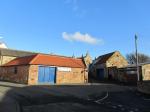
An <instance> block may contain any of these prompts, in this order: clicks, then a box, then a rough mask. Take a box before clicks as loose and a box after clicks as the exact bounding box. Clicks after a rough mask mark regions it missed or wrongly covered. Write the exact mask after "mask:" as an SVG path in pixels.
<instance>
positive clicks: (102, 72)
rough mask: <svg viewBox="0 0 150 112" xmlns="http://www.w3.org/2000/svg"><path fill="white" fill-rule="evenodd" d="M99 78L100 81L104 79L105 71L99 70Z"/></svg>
mask: <svg viewBox="0 0 150 112" xmlns="http://www.w3.org/2000/svg"><path fill="white" fill-rule="evenodd" d="M97 78H98V79H100V80H102V79H104V69H97Z"/></svg>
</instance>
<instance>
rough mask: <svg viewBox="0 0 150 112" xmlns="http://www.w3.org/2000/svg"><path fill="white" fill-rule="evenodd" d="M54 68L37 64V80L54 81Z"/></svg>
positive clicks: (40, 81)
mask: <svg viewBox="0 0 150 112" xmlns="http://www.w3.org/2000/svg"><path fill="white" fill-rule="evenodd" d="M55 76H56V68H55V67H49V66H39V72H38V82H39V83H52V84H53V83H55Z"/></svg>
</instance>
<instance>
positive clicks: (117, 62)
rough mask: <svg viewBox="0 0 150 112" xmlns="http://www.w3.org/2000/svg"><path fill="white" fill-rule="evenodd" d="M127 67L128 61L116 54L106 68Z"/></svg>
mask: <svg viewBox="0 0 150 112" xmlns="http://www.w3.org/2000/svg"><path fill="white" fill-rule="evenodd" d="M127 65H128V62H127V60H126V59H125V58H124V57H123V56H122V55H121V54H120V53H119V52H115V53H114V54H113V55H112V56H111V57H110V58H109V59H108V60H107V62H106V67H117V68H120V67H124V66H127Z"/></svg>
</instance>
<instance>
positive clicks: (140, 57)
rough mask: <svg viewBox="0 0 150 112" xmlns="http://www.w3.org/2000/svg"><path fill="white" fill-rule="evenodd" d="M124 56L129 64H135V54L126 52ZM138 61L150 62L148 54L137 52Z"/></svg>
mask: <svg viewBox="0 0 150 112" xmlns="http://www.w3.org/2000/svg"><path fill="white" fill-rule="evenodd" d="M126 58H127V61H128V62H129V63H130V64H136V56H135V54H134V53H130V54H127V55H126ZM138 62H139V63H146V62H150V56H148V55H146V54H143V53H138Z"/></svg>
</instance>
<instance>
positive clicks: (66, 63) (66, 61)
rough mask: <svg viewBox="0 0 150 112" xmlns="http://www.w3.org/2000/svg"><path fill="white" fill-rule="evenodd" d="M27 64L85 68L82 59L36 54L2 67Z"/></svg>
mask: <svg viewBox="0 0 150 112" xmlns="http://www.w3.org/2000/svg"><path fill="white" fill-rule="evenodd" d="M28 64H29V65H48V66H59V67H73V68H85V64H84V62H83V60H82V59H75V58H70V57H63V56H57V55H43V54H36V55H32V56H26V57H20V58H16V59H14V60H12V61H10V62H8V63H7V64H5V65H4V66H14V65H28Z"/></svg>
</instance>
